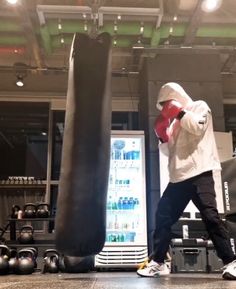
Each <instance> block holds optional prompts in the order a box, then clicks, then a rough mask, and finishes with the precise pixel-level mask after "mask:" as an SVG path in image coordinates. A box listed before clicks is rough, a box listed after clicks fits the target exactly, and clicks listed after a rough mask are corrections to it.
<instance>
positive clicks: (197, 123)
mask: <svg viewBox="0 0 236 289" xmlns="http://www.w3.org/2000/svg"><path fill="white" fill-rule="evenodd" d="M210 117H211V110H210V108H209V107H208V105H207V104H206V103H205V102H202V103H201V105H200V107H198V109H197V110H196V111H188V110H187V111H185V114H184V115H183V117H182V118H181V120H180V125H181V127H182V128H184V129H186V130H187V131H188V132H189V133H192V134H195V135H199V136H200V135H201V134H203V133H204V132H205V130H206V129H207V126H208V123H209V119H210Z"/></svg>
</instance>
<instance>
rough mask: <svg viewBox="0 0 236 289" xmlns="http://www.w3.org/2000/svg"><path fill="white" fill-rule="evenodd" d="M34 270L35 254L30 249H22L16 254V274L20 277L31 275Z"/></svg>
mask: <svg viewBox="0 0 236 289" xmlns="http://www.w3.org/2000/svg"><path fill="white" fill-rule="evenodd" d="M34 270H35V253H34V251H33V250H32V249H28V248H23V249H21V250H20V251H19V252H18V266H17V269H16V273H17V274H20V275H28V274H32V273H33V272H34Z"/></svg>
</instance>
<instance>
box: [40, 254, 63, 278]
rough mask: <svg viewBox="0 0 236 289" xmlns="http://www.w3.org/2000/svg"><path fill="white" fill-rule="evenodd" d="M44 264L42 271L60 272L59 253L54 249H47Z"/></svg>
mask: <svg viewBox="0 0 236 289" xmlns="http://www.w3.org/2000/svg"><path fill="white" fill-rule="evenodd" d="M43 258H44V266H43V270H42V273H58V272H59V253H58V252H57V250H54V249H47V250H46V251H45V252H44V255H43Z"/></svg>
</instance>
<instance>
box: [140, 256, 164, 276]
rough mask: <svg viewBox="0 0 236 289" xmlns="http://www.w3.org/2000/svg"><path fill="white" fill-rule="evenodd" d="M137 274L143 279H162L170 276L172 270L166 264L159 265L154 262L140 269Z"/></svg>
mask: <svg viewBox="0 0 236 289" xmlns="http://www.w3.org/2000/svg"><path fill="white" fill-rule="evenodd" d="M137 274H138V275H139V276H141V277H160V276H166V275H169V274H170V268H169V267H168V266H167V265H166V264H165V263H157V262H155V261H153V260H151V261H150V262H148V263H146V264H145V265H144V267H143V268H140V269H138V271H137Z"/></svg>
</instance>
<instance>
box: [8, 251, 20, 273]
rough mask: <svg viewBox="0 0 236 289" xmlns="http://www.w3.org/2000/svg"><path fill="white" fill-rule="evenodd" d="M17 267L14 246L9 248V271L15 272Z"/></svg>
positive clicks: (16, 254) (16, 255)
mask: <svg viewBox="0 0 236 289" xmlns="http://www.w3.org/2000/svg"><path fill="white" fill-rule="evenodd" d="M17 268H18V253H17V250H16V249H15V248H12V249H10V259H9V273H13V274H14V273H16V271H17Z"/></svg>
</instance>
